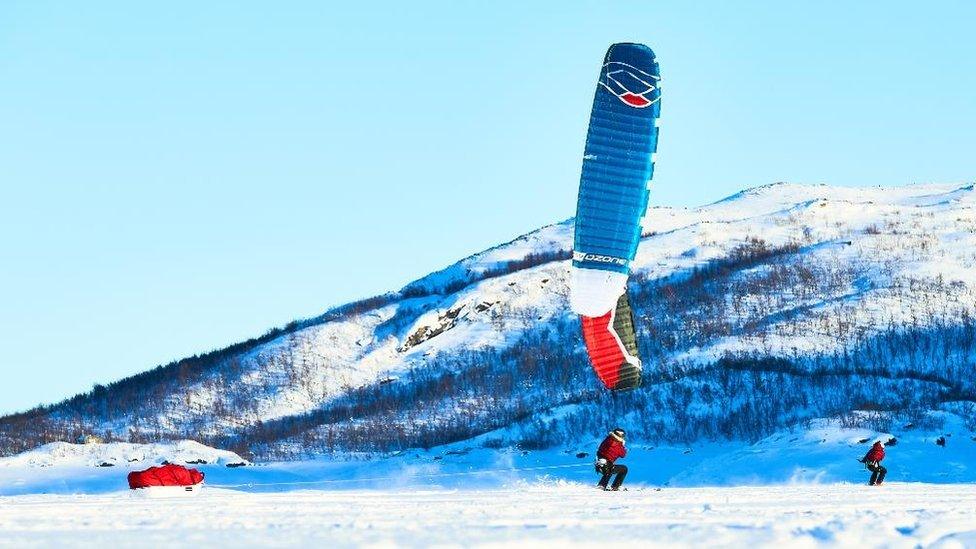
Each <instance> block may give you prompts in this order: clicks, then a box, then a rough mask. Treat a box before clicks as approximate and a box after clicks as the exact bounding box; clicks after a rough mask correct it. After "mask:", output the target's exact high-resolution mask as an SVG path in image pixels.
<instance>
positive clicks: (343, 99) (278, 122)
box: [0, 0, 976, 412]
mask: <svg viewBox="0 0 976 549" xmlns="http://www.w3.org/2000/svg"><path fill="white" fill-rule="evenodd" d="M355 4H362V5H355ZM974 6H976V5H974V4H972V3H970V2H962V1H960V2H929V3H924V4H919V3H908V2H856V3H853V2H817V3H812V2H811V3H783V2H717V1H716V2H679V1H674V2H649V1H647V2H634V1H630V2H409V3H403V2H382V1H374V2H364V3H353V2H345V3H342V4H339V3H332V2H320V1H308V2H274V3H267V2H254V3H248V2H220V1H215V2H180V1H173V2H165V3H156V4H155V5H154V3H140V2H136V3H133V2H117V3H110V2H98V1H91V2H83V3H79V2H46V1H43V0H31V1H22V2H21V1H18V0H7V1H5V2H3V3H0V348H2V350H3V352H2V354H0V371H2V373H3V376H4V383H3V384H0V412H9V411H13V410H19V409H24V408H27V407H29V406H32V405H34V404H37V403H40V402H51V401H55V400H59V399H61V398H63V397H65V396H68V395H70V394H73V393H76V392H79V391H84V390H88V389H89V388H90V387H91V385H92V384H93V383H97V382H101V383H104V382H109V381H112V380H115V379H117V378H119V377H121V376H124V375H127V374H132V373H135V372H138V371H141V370H144V369H146V368H149V367H152V366H154V365H156V364H158V363H163V362H168V361H169V360H171V359H175V358H179V357H182V356H186V355H190V354H194V353H197V352H203V351H207V350H210V349H213V348H217V347H221V346H224V345H227V344H230V343H233V342H235V341H238V340H241V339H244V338H247V337H250V336H254V335H258V334H260V333H262V332H264V331H265V330H267V329H268V328H270V327H272V326H275V325H281V324H284V323H285V322H287V321H289V320H292V319H295V318H299V317H306V316H311V315H314V314H317V313H319V312H321V311H323V310H324V309H326V308H328V307H329V306H332V305H336V304H340V303H343V302H346V301H349V300H352V299H356V298H360V297H364V296H368V295H372V294H377V293H382V292H384V291H387V290H391V289H395V288H397V287H399V286H401V285H402V284H404V283H406V282H408V281H410V280H412V279H414V278H417V277H419V276H422V275H424V274H426V273H428V272H430V271H432V270H434V269H437V268H439V267H442V266H444V265H446V264H448V263H451V262H453V261H455V260H456V259H459V258H460V257H462V256H466V255H468V254H471V253H474V252H477V251H479V250H481V249H484V248H486V247H489V246H491V245H494V244H496V243H499V242H502V241H506V240H508V239H510V238H512V237H514V236H516V235H518V234H521V233H524V232H527V231H530V230H532V229H534V228H537V227H539V226H541V225H544V224H547V223H551V222H554V221H558V220H562V219H565V218H567V217H570V216H571V215H572V214H573V210H574V205H575V191H576V185H577V182H578V178H579V169H580V158H581V155H582V150H583V140H584V136H585V128H586V122H587V119H588V116H589V108H590V102H591V101H592V95H593V91H594V85H595V79H596V76H597V73H598V71H599V67H600V61H601V59H602V56H603V54H604V52H605V50H606V47H607V46H608V45H609V44H610V43H612V42H616V41H639V42H644V43H646V44H648V45H650V46H651V47H653V48H654V49H655V51H656V52H657V54H658V57H659V60H660V63H661V70H662V75H663V77H664V84H663V90H664V98H663V103H662V129H661V141H660V147H659V153H660V154H659V156H658V163H657V171H656V174H655V182H654V187H653V190H652V201H653V202H654V203H656V204H667V205H678V206H693V205H698V204H701V203H705V202H710V201H714V200H717V199H719V198H721V197H723V196H725V195H728V194H731V193H733V192H735V191H738V190H740V189H741V188H744V187H749V186H755V185H760V184H765V183H770V182H773V181H781V180H786V181H796V182H826V183H833V184H840V185H879V184H886V185H902V184H907V183H911V182H922V181H971V180H972V179H973V178H974V171H976V170H974V166H973V153H972V151H973V150H976V137H974V135H976V132H974V131H973V128H974V127H976V100H974V93H973V88H974V84H976V77H974V76H973V75H974V74H976V45H974V42H973V40H972V34H971V33H972V30H971V24H972V22H973V21H974V20H976V17H974V16H976V7H974Z"/></svg>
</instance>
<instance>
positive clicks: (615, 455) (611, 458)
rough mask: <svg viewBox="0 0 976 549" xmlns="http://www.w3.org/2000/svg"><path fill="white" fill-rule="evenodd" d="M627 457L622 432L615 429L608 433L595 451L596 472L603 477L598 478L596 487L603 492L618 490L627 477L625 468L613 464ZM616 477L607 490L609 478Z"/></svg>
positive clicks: (624, 466) (619, 429)
mask: <svg viewBox="0 0 976 549" xmlns="http://www.w3.org/2000/svg"><path fill="white" fill-rule="evenodd" d="M626 455H627V448H625V447H624V430H623V429H621V428H619V427H618V428H616V429H614V430H613V431H610V434H608V435H607V438H605V439H603V442H602V443H601V444H600V448H599V449H598V450H597V451H596V457H597V460H596V472H597V473H600V474H601V475H603V476H602V477H600V482H599V483H598V486H599V487H600V488H603V489H604V490H614V491H616V490H619V489H620V485H621V484H623V483H624V477H626V476H627V466H626V465H617V464H616V463H614V462H615V461H617V460H618V459H620V458H622V457H624V456H626ZM613 475H617V476H616V478H614V479H613V484H611V485H610V487H609V488H607V483H608V482H610V477H612V476H613Z"/></svg>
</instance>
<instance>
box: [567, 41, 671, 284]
mask: <svg viewBox="0 0 976 549" xmlns="http://www.w3.org/2000/svg"><path fill="white" fill-rule="evenodd" d="M660 80H661V76H660V71H659V69H658V65H657V61H656V60H655V58H654V52H653V51H651V48H649V47H647V46H644V45H641V44H627V43H623V44H614V45H612V46H610V49H609V50H607V55H606V57H605V58H604V61H603V69H602V70H601V71H600V80H599V81H598V82H597V87H596V96H595V97H594V99H593V111H592V113H591V114H590V127H589V130H588V131H587V134H586V149H585V152H584V154H583V173H582V177H581V178H580V189H579V202H578V204H577V209H576V235H575V241H574V245H573V251H574V253H573V265H574V266H576V267H579V268H584V269H600V270H605V271H616V272H620V273H625V274H626V273H629V272H630V262H631V261H632V260H633V259H634V256H635V255H636V253H637V244H638V242H639V241H640V236H641V218H643V217H644V212H645V211H646V210H647V200H648V191H647V184H648V182H649V181H650V179H651V177H652V176H653V174H654V163H653V160H652V156H651V155H652V153H654V152H655V151H656V150H657V131H658V130H657V118H658V115H659V114H660V112H661V89H660Z"/></svg>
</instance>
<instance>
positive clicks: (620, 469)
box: [599, 465, 627, 490]
mask: <svg viewBox="0 0 976 549" xmlns="http://www.w3.org/2000/svg"><path fill="white" fill-rule="evenodd" d="M613 475H617V478H615V479H613V484H611V485H610V487H611V488H613V489H614V490H616V489H617V488H620V485H621V484H623V483H624V477H626V476H627V466H626V465H608V466H606V467H604V468H603V476H602V477H600V482H599V486H600V487H602V488H606V487H607V483H608V482H610V477H612V476H613Z"/></svg>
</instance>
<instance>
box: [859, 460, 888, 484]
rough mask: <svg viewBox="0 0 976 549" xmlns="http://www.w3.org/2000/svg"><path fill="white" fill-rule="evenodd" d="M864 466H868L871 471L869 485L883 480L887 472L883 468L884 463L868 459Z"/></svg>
mask: <svg viewBox="0 0 976 549" xmlns="http://www.w3.org/2000/svg"><path fill="white" fill-rule="evenodd" d="M864 466H865V467H867V468H868V471H871V482H870V484H871V486H874V485H875V484H881V483H882V482H884V478H885V475H887V474H888V470H887V469H885V466H884V465H881V464H880V463H874V462H871V461H869V462H867V463H865V464H864Z"/></svg>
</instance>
